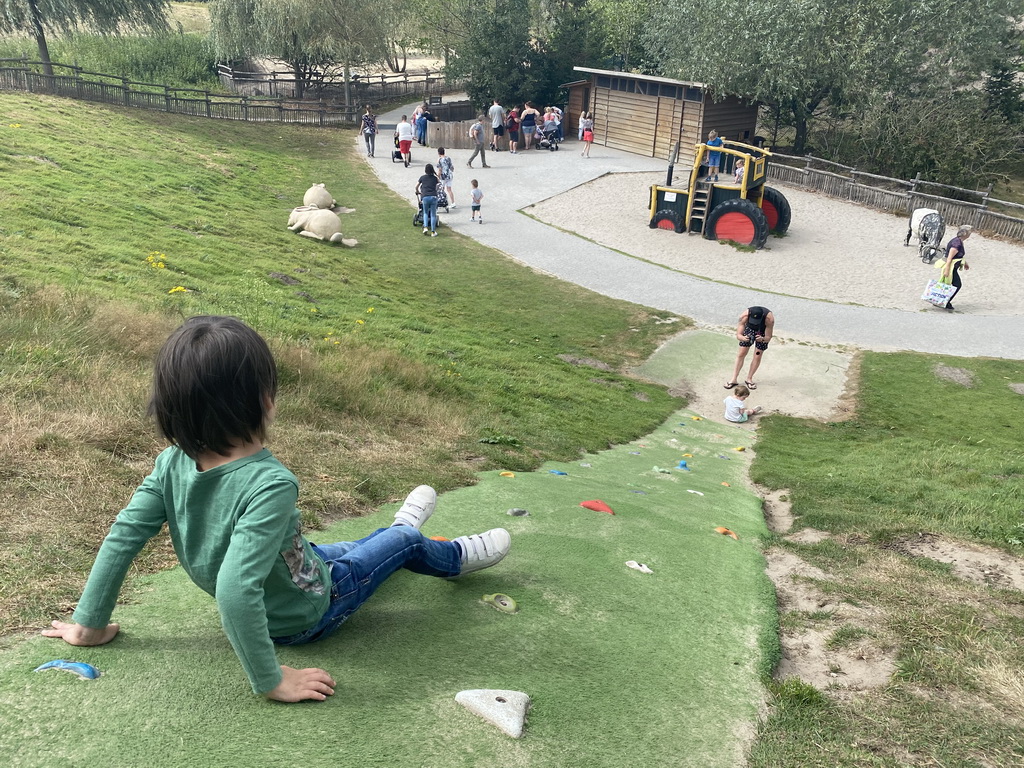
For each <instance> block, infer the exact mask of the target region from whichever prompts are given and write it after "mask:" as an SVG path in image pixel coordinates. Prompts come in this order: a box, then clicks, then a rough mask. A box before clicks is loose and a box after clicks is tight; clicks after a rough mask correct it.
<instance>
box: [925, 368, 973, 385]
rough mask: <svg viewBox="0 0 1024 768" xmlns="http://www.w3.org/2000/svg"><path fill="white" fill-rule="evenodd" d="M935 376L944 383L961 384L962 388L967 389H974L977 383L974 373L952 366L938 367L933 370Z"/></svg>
mask: <svg viewBox="0 0 1024 768" xmlns="http://www.w3.org/2000/svg"><path fill="white" fill-rule="evenodd" d="M932 370H933V372H934V373H935V375H936V376H937V377H938V378H940V379H942V380H943V381H951V382H953V383H954V384H959V385H960V386H961V387H966V388H967V389H973V387H974V384H975V382H976V380H975V376H974V371H969V370H967V369H966V368H955V367H953V366H951V365H936V366H935V368H933V369H932Z"/></svg>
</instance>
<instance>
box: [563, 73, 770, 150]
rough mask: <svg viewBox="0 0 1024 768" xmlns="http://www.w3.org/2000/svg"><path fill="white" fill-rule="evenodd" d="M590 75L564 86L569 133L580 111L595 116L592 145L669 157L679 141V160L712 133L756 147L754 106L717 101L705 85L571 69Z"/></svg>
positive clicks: (728, 98) (725, 99)
mask: <svg viewBox="0 0 1024 768" xmlns="http://www.w3.org/2000/svg"><path fill="white" fill-rule="evenodd" d="M573 69H574V70H575V71H576V72H580V73H581V74H584V75H587V76H588V77H587V79H581V80H577V81H574V82H572V83H566V84H565V85H564V86H563V87H564V88H566V89H567V90H568V92H569V98H568V110H567V114H566V123H565V126H566V134H567V135H569V136H572V135H574V134H575V131H576V126H577V125H578V123H579V118H580V114H581V113H582V112H590V113H592V114H593V117H594V143H595V144H602V145H604V146H606V147H612V148H614V149H622V150H625V151H627V152H635V153H636V154H638V155H646V156H647V157H661V158H665V159H668V158H669V156H670V155H671V153H672V147H673V146H674V145H675V143H676V142H677V141H678V142H680V153H679V154H680V159H685V158H688V157H690V156H691V153H692V147H693V146H694V145H695V144H697V143H698V142H700V141H704V140H705V139H706V138H707V134H708V131H712V130H714V131H718V134H719V135H720V136H723V137H724V138H726V139H731V140H733V141H742V142H744V143H747V144H753V143H754V133H755V131H756V130H757V110H758V104H757V103H756V102H751V101H746V100H744V99H740V98H737V97H736V96H725V97H722V98H720V99H718V100H716V99H715V98H713V94H712V93H711V91H710V90H709V88H708V87H707V86H706V85H704V84H703V83H691V82H687V81H685V80H672V79H671V78H667V77H654V76H652V75H638V74H634V73H632V72H616V71H613V70H607V69H590V68H588V67H573Z"/></svg>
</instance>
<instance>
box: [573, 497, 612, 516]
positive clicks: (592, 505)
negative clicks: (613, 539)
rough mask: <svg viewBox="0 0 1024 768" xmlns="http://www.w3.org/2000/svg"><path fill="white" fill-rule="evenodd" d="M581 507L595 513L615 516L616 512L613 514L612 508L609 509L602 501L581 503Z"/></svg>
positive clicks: (595, 500) (594, 500)
mask: <svg viewBox="0 0 1024 768" xmlns="http://www.w3.org/2000/svg"><path fill="white" fill-rule="evenodd" d="M580 506H581V507H586V508H587V509H592V510H594V511H595V512H607V513H608V514H609V515H614V514H615V513H614V512H612V508H611V507H609V506H608V505H607V504H605V503H604V502H603V501H601V500H600V499H593V500H591V501H581V502H580Z"/></svg>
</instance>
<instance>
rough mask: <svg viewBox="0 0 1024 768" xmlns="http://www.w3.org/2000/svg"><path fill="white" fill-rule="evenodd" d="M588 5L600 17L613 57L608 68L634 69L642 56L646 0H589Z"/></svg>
mask: <svg viewBox="0 0 1024 768" xmlns="http://www.w3.org/2000/svg"><path fill="white" fill-rule="evenodd" d="M589 5H590V7H592V8H593V9H594V11H595V12H596V13H597V14H598V15H599V16H600V18H601V19H602V22H603V25H604V29H605V35H606V38H607V42H608V47H609V49H610V51H611V54H612V57H613V66H611V67H608V68H609V69H621V70H623V71H625V72H631V71H635V69H636V68H637V67H639V66H640V65H641V64H642V63H643V61H644V59H645V58H646V56H645V48H644V37H645V36H644V29H645V28H646V27H647V24H648V22H649V21H650V19H651V3H649V2H646V0H590V3H589Z"/></svg>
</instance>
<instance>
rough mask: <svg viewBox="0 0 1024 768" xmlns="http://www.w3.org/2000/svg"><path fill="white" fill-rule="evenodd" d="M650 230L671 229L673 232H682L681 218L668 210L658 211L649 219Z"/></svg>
mask: <svg viewBox="0 0 1024 768" xmlns="http://www.w3.org/2000/svg"><path fill="white" fill-rule="evenodd" d="M650 227H651V229H671V230H672V231H673V232H676V233H680V232H682V231H683V217H682V216H680V215H679V214H678V213H676V212H675V211H670V210H668V209H665V210H661V211H658V212H657V213H656V214H654V218H652V219H651V223H650Z"/></svg>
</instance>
